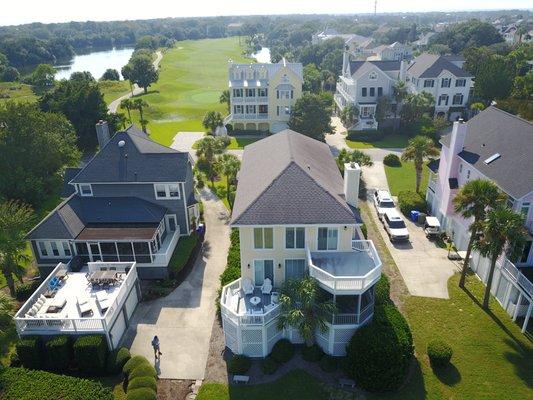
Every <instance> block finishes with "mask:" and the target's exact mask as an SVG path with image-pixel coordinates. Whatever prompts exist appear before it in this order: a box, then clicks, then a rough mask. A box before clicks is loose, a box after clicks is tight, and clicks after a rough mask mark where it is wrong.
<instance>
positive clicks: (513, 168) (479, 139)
mask: <svg viewBox="0 0 533 400" xmlns="http://www.w3.org/2000/svg"><path fill="white" fill-rule="evenodd" d="M467 124H468V129H467V133H466V138H465V143H464V148H463V151H462V152H460V153H459V157H461V158H462V159H463V160H465V161H466V162H467V163H469V164H471V165H472V166H473V167H474V168H476V169H477V170H478V171H479V172H481V173H482V174H483V175H485V176H486V177H487V178H489V179H492V180H494V181H495V182H496V183H497V184H498V186H500V188H502V189H503V190H504V191H505V192H506V193H507V194H509V195H511V196H512V197H514V198H515V199H518V198H521V197H523V196H525V195H526V194H528V193H530V192H531V191H533V124H532V123H531V122H528V121H526V120H524V119H522V118H519V117H517V116H515V115H512V114H509V113H507V112H505V111H502V110H500V109H499V108H496V107H494V106H491V107H488V108H487V109H486V110H484V111H482V112H481V113H479V114H478V115H476V116H475V117H474V118H472V119H471V120H469V121H468V122H467ZM450 139H451V134H448V135H446V136H444V137H443V138H442V140H441V143H442V144H443V145H444V146H446V147H450ZM496 153H499V154H500V155H501V156H500V157H499V158H498V159H496V160H494V161H493V162H491V163H489V164H485V162H484V161H485V160H486V159H488V158H489V157H490V156H492V155H494V154H496Z"/></svg>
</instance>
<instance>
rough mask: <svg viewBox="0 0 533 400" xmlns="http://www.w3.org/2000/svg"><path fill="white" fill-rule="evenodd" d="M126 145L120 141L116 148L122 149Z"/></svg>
mask: <svg viewBox="0 0 533 400" xmlns="http://www.w3.org/2000/svg"><path fill="white" fill-rule="evenodd" d="M125 145H126V142H125V141H124V140H121V141H120V142H118V147H124V146H125Z"/></svg>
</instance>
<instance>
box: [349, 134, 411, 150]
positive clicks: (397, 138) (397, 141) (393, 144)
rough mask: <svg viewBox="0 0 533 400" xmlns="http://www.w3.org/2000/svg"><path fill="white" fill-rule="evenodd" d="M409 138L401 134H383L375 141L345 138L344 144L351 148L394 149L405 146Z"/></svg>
mask: <svg viewBox="0 0 533 400" xmlns="http://www.w3.org/2000/svg"><path fill="white" fill-rule="evenodd" d="M408 140H409V138H408V137H407V136H406V135H402V134H392V135H388V136H385V137H384V138H383V139H381V140H377V141H375V142H364V141H354V140H349V139H346V144H347V145H348V146H349V147H350V148H352V149H394V148H404V147H405V146H407V141H408Z"/></svg>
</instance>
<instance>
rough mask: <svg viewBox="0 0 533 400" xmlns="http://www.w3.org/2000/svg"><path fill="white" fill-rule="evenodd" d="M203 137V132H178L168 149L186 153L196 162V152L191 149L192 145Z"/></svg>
mask: <svg viewBox="0 0 533 400" xmlns="http://www.w3.org/2000/svg"><path fill="white" fill-rule="evenodd" d="M204 135H205V133H204V132H178V133H177V134H176V136H174V139H172V144H171V145H170V147H171V148H173V149H174V150H178V151H188V152H189V153H190V154H191V157H192V158H193V159H194V160H195V161H196V158H197V157H196V151H195V150H194V149H193V148H192V145H193V144H194V143H195V142H197V141H198V140H200V139H201V138H203V137H204Z"/></svg>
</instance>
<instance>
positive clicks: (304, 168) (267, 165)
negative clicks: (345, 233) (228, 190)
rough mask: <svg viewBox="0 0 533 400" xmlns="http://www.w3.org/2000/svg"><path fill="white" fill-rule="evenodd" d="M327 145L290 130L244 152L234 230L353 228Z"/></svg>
mask: <svg viewBox="0 0 533 400" xmlns="http://www.w3.org/2000/svg"><path fill="white" fill-rule="evenodd" d="M343 191H344V189H343V180H342V177H341V174H340V172H339V169H338V167H337V164H336V163H335V160H334V159H333V156H332V155H331V152H330V149H329V147H328V145H327V144H325V143H322V142H319V141H317V140H315V139H312V138H309V137H307V136H304V135H302V134H300V133H297V132H294V131H291V130H289V129H287V130H284V131H282V132H280V133H277V134H275V135H272V136H270V137H268V138H266V139H263V140H260V141H258V142H255V143H253V144H250V145H248V146H246V147H245V149H244V156H243V162H242V166H241V170H240V172H239V175H238V185H237V194H236V197H235V204H234V207H233V213H232V219H231V223H232V224H233V225H277V224H280V225H285V224H319V223H323V224H328V223H330V224H336V223H338V224H354V223H355V218H356V217H355V216H354V213H353V212H352V210H351V208H350V207H349V206H348V204H347V203H346V200H345V199H344V194H343Z"/></svg>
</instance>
